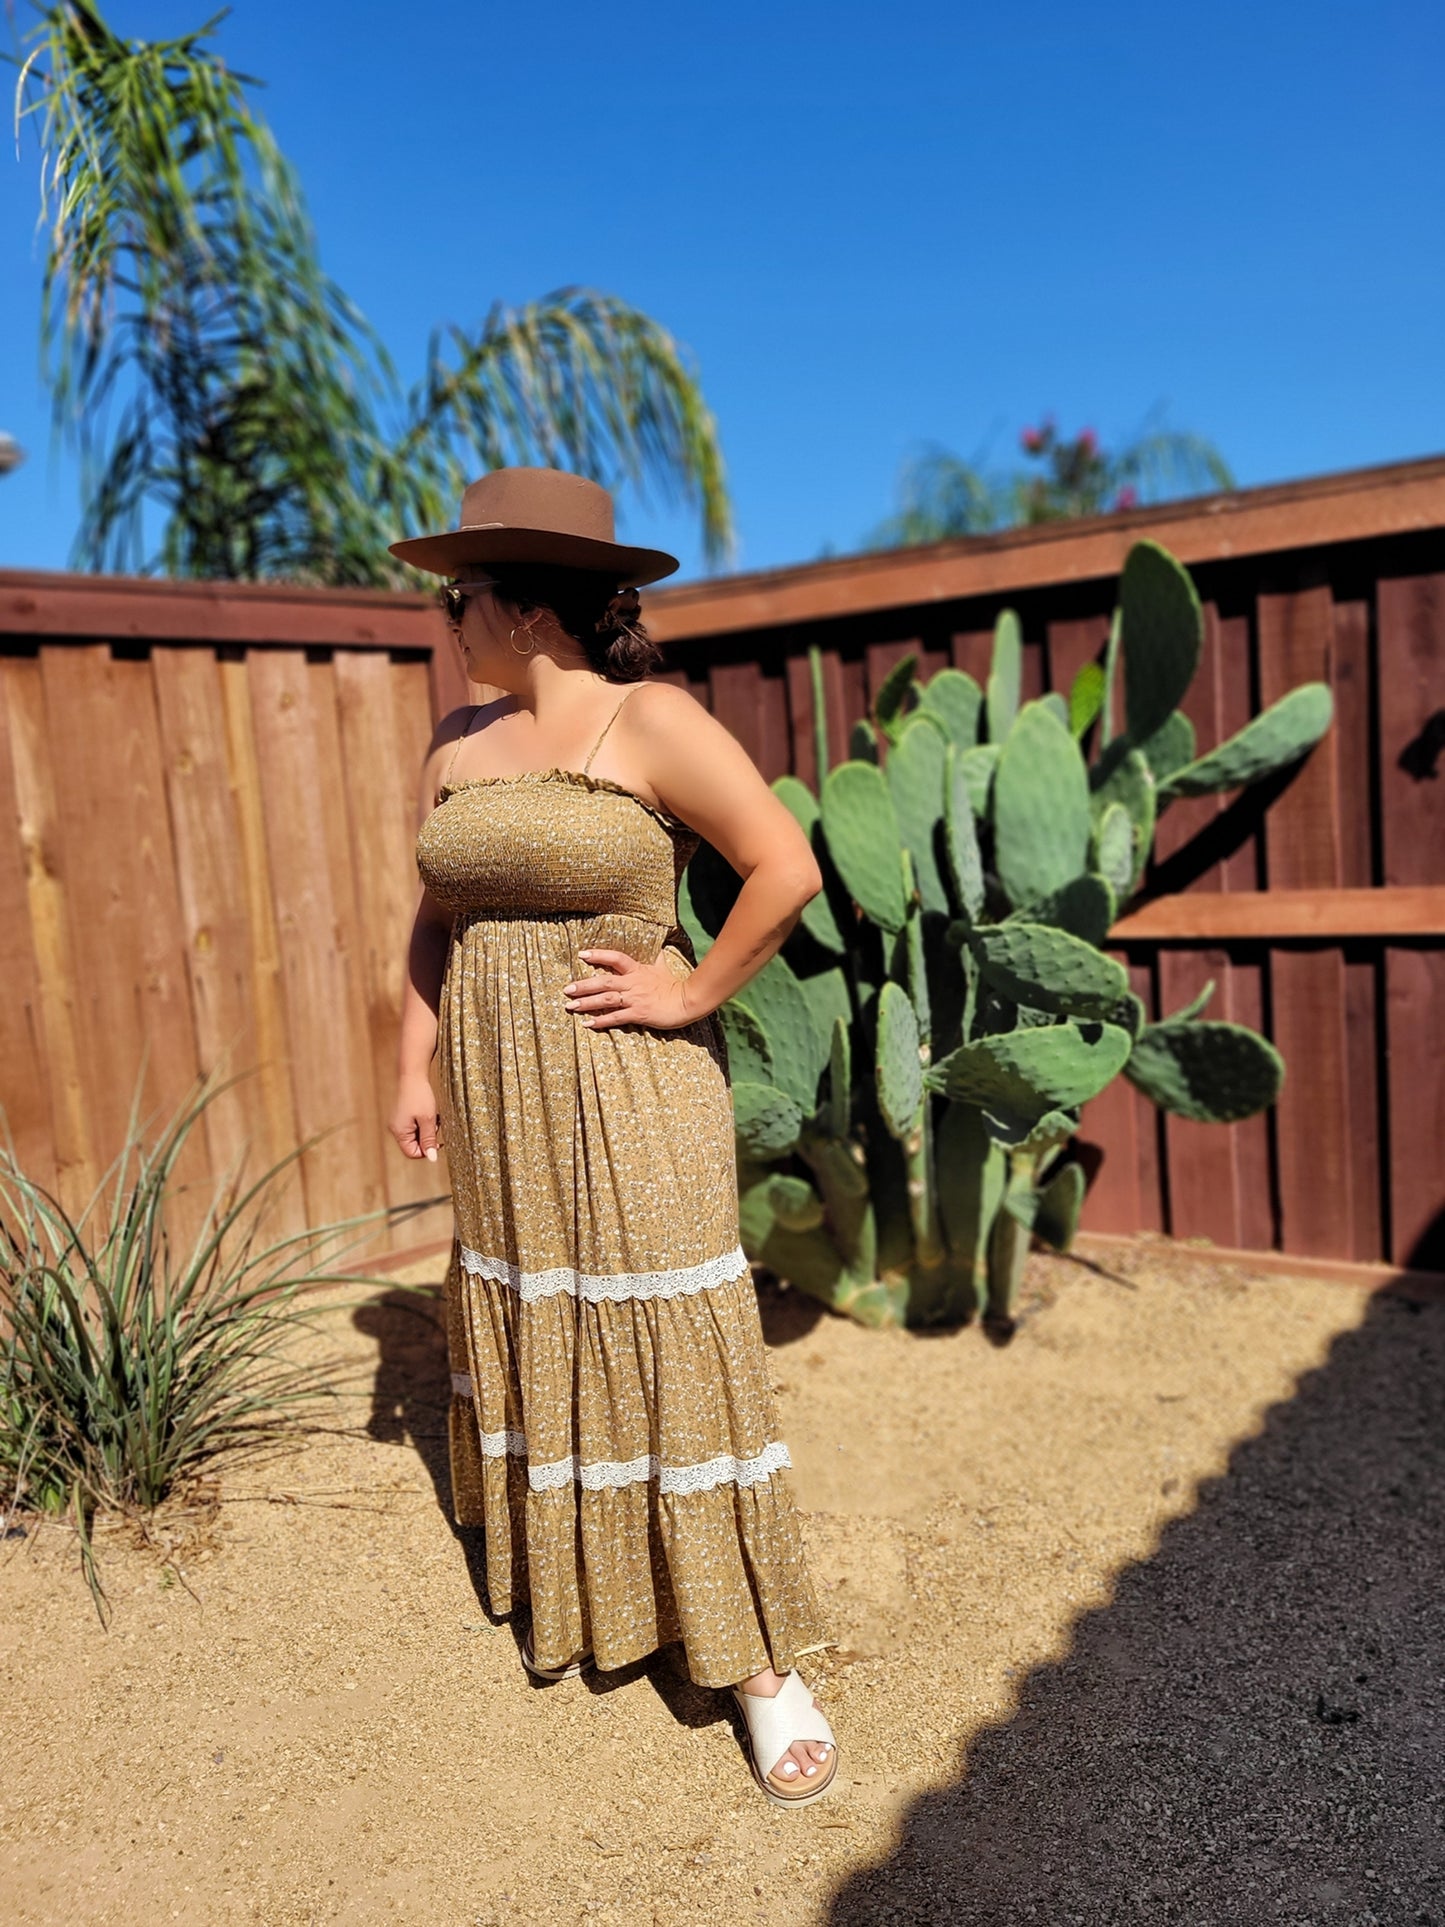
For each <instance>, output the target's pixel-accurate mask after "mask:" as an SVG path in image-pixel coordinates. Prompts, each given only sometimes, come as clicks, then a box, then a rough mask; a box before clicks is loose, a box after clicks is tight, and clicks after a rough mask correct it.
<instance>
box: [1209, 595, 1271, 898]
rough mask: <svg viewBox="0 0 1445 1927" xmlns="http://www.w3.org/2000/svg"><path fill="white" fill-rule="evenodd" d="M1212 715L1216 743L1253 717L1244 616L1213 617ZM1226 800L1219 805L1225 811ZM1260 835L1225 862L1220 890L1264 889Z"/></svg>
mask: <svg viewBox="0 0 1445 1927" xmlns="http://www.w3.org/2000/svg"><path fill="white" fill-rule="evenodd" d="M1213 626H1214V662H1215V691H1216V695H1215V714H1216V715H1217V717H1218V728H1219V740H1220V741H1221V742H1223V741H1224V740H1225V739H1226V738H1227V737H1230V736H1234V735H1237V734H1238V732H1239V731H1240V730H1241V729H1243V728H1244V726H1245V724H1246V723H1247V722H1248V721H1249V719H1250V717H1251V716H1253V715H1254V713H1255V704H1254V691H1253V688H1252V682H1253V678H1252V675H1251V665H1252V662H1253V656H1254V649H1253V643H1252V640H1251V635H1250V619H1249V617H1248V616H1247V615H1230V616H1226V615H1221V614H1218V613H1216V615H1215V617H1214V624H1213ZM1230 800H1231V799H1230V798H1229V797H1227V796H1226V797H1222V798H1221V799H1220V801H1219V807H1220V808H1221V809H1224V808H1227V807H1228V805H1229V802H1230ZM1263 854H1264V844H1263V832H1262V831H1259V830H1256V831H1255V832H1254V833H1253V834H1252V835H1251V836H1249V837H1248V838H1247V839H1246V840H1245V841H1244V842H1243V843H1242V844H1241V845H1240V847H1239V849H1237V850H1236V851H1235V852H1234V854H1233V855H1232V856H1227V857H1225V858H1224V860H1223V862H1222V864H1221V865H1220V869H1221V873H1222V875H1221V886H1222V888H1224V889H1226V890H1258V889H1261V888H1262V887H1263V883H1264V871H1263Z"/></svg>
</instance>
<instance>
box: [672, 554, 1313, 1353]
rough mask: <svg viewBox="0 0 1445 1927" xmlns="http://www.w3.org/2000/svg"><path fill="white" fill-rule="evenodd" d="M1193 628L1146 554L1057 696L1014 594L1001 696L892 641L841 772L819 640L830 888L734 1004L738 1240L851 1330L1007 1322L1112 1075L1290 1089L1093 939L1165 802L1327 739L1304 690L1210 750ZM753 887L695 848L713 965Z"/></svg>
mask: <svg viewBox="0 0 1445 1927" xmlns="http://www.w3.org/2000/svg"><path fill="white" fill-rule="evenodd" d="M1202 630H1203V617H1202V613H1201V610H1200V605H1199V599H1198V597H1197V595H1196V594H1195V591H1194V587H1193V584H1192V583H1191V582H1190V580H1189V578H1188V576H1187V575H1186V574H1185V572H1184V570H1183V569H1182V568H1180V566H1179V564H1178V563H1177V562H1175V560H1174V558H1173V557H1172V556H1170V555H1169V554H1168V552H1167V551H1166V550H1164V549H1162V548H1160V547H1159V546H1158V545H1157V544H1155V543H1151V542H1141V543H1138V544H1136V545H1135V547H1134V548H1133V549H1132V550H1131V551H1130V554H1129V556H1128V559H1127V561H1126V562H1125V565H1124V571H1123V575H1122V577H1121V579H1120V592H1119V606H1118V609H1117V610H1116V611H1115V616H1114V621H1113V623H1112V625H1111V628H1110V633H1109V641H1108V646H1107V648H1106V649H1105V651H1104V652H1103V659H1102V661H1100V662H1099V663H1094V664H1088V665H1086V666H1085V670H1084V671H1083V672H1081V674H1080V676H1079V677H1078V678H1076V680H1075V683H1074V686H1073V688H1072V690H1070V691H1069V692H1067V696H1066V695H1065V694H1064V693H1062V692H1061V693H1059V694H1057V695H1051V696H1048V697H1045V698H1043V699H1041V700H1039V701H1034V702H1025V701H1023V700H1022V662H1023V633H1022V629H1021V626H1020V624H1019V621H1018V618H1017V617H1016V616H1015V615H1014V614H1013V612H1012V611H1009V610H1005V611H1004V613H1003V614H1002V615H1001V616H1000V617H999V620H998V624H997V627H996V630H995V638H994V660H993V666H992V669H991V672H990V675H989V677H988V682H987V687H986V689H980V688H979V686H978V684H977V683H975V682H974V681H973V680H972V678H970V677H969V676H966V675H964V674H963V673H962V672H961V671H959V670H956V669H944V670H941V671H939V672H938V674H936V675H935V676H934V677H932V678H931V680H930V681H929V682H927V683H923V684H920V683H918V681H917V680H916V673H915V672H916V667H917V664H916V659H915V658H912V657H908V658H905V659H904V660H903V661H902V662H900V663H899V664H897V665H896V666H895V667H894V669H893V670H892V671H891V672H890V674H889V676H888V678H887V680H886V681H885V682H884V684H883V685H882V687H881V689H880V690H879V692H878V696H877V699H876V701H875V703H874V707H873V710H872V712H871V714H870V715H869V716H868V717H866V718H863V719H860V721H859V722H858V723H857V724H855V725H854V728H853V731H852V736H851V739H850V748H851V751H852V754H851V756H850V757H849V759H848V760H847V761H846V762H844V763H842V764H841V765H839V766H838V767H837V768H836V769H833V770H831V771H830V770H829V769H828V768H827V766H826V764H827V742H828V732H827V727H826V722H827V718H826V713H825V709H824V699H823V678H822V665H821V661H820V659H819V657H818V655H817V652H816V651H814V653H813V659H812V674H813V700H814V719H815V725H816V729H815V741H816V745H817V751H818V770H819V778H820V784H819V792H818V794H817V795H816V796H815V795H814V793H813V792H812V791H811V790H810V789H809V788H808V786H807V785H806V784H804V783H802V782H800V781H799V780H798V779H797V778H796V777H793V776H785V777H781V778H780V779H779V780H778V782H777V784H775V786H774V787H775V789H776V791H777V793H778V795H779V797H780V798H781V800H782V801H783V802H784V803H786V805H787V807H788V808H789V810H791V812H792V813H793V815H794V817H796V819H797V821H798V822H799V824H800V825H801V826H802V828H803V830H804V831H805V833H806V834H807V836H808V838H809V840H810V842H811V844H812V847H813V850H814V852H815V854H816V856H817V858H818V862H819V865H820V867H821V869H822V872H823V879H824V882H823V889H822V891H821V892H820V894H819V895H818V896H817V897H815V898H814V900H813V902H812V903H811V904H809V905H808V907H807V909H806V910H805V911H804V913H803V915H802V918H801V919H800V922H799V925H798V927H797V929H796V930H795V931H794V932H793V934H792V936H790V938H789V939H788V942H787V943H786V944H785V945H784V948H783V950H782V952H780V953H779V954H778V955H777V956H775V957H774V958H773V959H772V961H771V962H770V963H768V965H767V966H766V967H765V968H764V969H763V970H762V971H760V972H759V973H758V975H757V976H756V977H754V978H753V979H752V981H751V982H750V983H748V984H747V985H745V986H744V988H743V989H742V991H740V992H739V994H738V995H737V997H735V998H734V999H733V1000H732V1001H731V1002H730V1003H729V1004H728V1005H726V1006H724V1009H723V1012H722V1019H723V1026H724V1030H725V1033H726V1036H727V1042H728V1052H729V1061H730V1065H731V1071H732V1080H733V1094H734V1110H735V1113H736V1126H737V1135H738V1172H739V1182H740V1192H741V1197H740V1214H739V1215H740V1222H741V1226H742V1236H743V1243H744V1247H745V1249H746V1250H747V1252H748V1255H749V1257H751V1258H753V1259H754V1260H756V1261H758V1262H761V1263H763V1264H766V1265H768V1266H770V1267H771V1268H772V1269H773V1270H774V1271H776V1272H777V1273H778V1274H779V1275H780V1276H782V1277H785V1278H787V1279H788V1280H790V1281H791V1282H792V1283H793V1284H794V1285H796V1286H797V1287H798V1288H799V1289H800V1290H803V1291H806V1292H809V1293H811V1294H812V1295H813V1296H815V1297H817V1298H820V1299H822V1300H823V1301H824V1303H826V1304H828V1305H831V1306H832V1307H833V1308H834V1309H835V1310H837V1311H842V1312H846V1313H848V1314H849V1315H850V1316H851V1317H854V1318H857V1319H859V1320H861V1321H862V1322H863V1323H865V1324H871V1325H886V1324H900V1323H908V1324H939V1323H948V1324H954V1323H960V1322H963V1321H964V1320H966V1319H968V1318H970V1317H973V1316H980V1317H982V1318H983V1319H984V1321H985V1322H986V1323H988V1324H989V1325H990V1326H991V1327H992V1328H994V1329H995V1330H996V1331H1002V1332H1005V1333H1006V1332H1007V1331H1009V1330H1011V1329H1012V1321H1013V1310H1014V1301H1015V1294H1016V1292H1017V1287H1018V1280H1019V1276H1020V1273H1021V1271H1022V1267H1023V1261H1024V1257H1025V1255H1026V1253H1027V1251H1028V1248H1029V1244H1030V1241H1031V1240H1033V1239H1035V1238H1037V1239H1039V1240H1041V1241H1042V1242H1044V1243H1046V1244H1049V1245H1052V1246H1054V1247H1055V1248H1056V1249H1059V1250H1064V1249H1066V1248H1067V1246H1068V1244H1069V1241H1070V1240H1071V1239H1072V1237H1073V1235H1074V1231H1075V1229H1076V1227H1077V1225H1078V1220H1079V1212H1080V1209H1081V1206H1082V1204H1083V1198H1084V1173H1083V1169H1082V1167H1081V1166H1080V1165H1079V1164H1078V1163H1077V1162H1075V1161H1074V1160H1073V1159H1071V1158H1070V1157H1069V1155H1068V1145H1069V1142H1070V1140H1071V1138H1072V1136H1073V1134H1074V1132H1075V1130H1076V1128H1077V1125H1078V1122H1079V1113H1080V1109H1081V1107H1082V1106H1083V1105H1084V1104H1085V1103H1086V1102H1087V1101H1088V1100H1089V1099H1090V1098H1091V1097H1094V1096H1096V1095H1097V1094H1098V1093H1099V1092H1100V1091H1102V1090H1103V1089H1104V1088H1105V1086H1106V1085H1107V1084H1108V1083H1109V1082H1110V1081H1111V1080H1112V1079H1113V1078H1114V1077H1115V1076H1117V1075H1118V1074H1119V1073H1120V1072H1121V1071H1122V1072H1123V1073H1124V1074H1125V1075H1126V1076H1127V1077H1128V1078H1129V1079H1130V1081H1131V1082H1132V1083H1133V1084H1134V1085H1135V1086H1136V1087H1137V1088H1138V1089H1139V1090H1141V1091H1143V1092H1144V1093H1145V1095H1146V1096H1148V1097H1150V1098H1152V1099H1153V1101H1154V1102H1155V1103H1157V1104H1159V1105H1160V1106H1161V1107H1162V1108H1164V1109H1166V1110H1169V1111H1173V1112H1174V1113H1176V1114H1177V1115H1178V1116H1181V1117H1189V1118H1195V1119H1203V1120H1206V1121H1208V1120H1215V1121H1220V1122H1228V1121H1231V1120H1234V1119H1237V1118H1241V1117H1248V1116H1250V1115H1252V1114H1253V1113H1254V1112H1256V1111H1259V1110H1262V1109H1264V1108H1265V1107H1267V1106H1268V1105H1270V1104H1272V1103H1273V1102H1274V1100H1275V1098H1276V1097H1277V1096H1278V1093H1279V1088H1280V1083H1281V1080H1282V1077H1283V1074H1284V1067H1283V1064H1282V1063H1281V1061H1280V1058H1279V1056H1278V1053H1277V1052H1276V1051H1275V1050H1274V1049H1273V1047H1272V1046H1271V1045H1269V1044H1268V1043H1266V1042H1265V1040H1264V1039H1263V1038H1261V1037H1258V1036H1256V1035H1255V1034H1254V1032H1252V1031H1249V1030H1246V1029H1244V1028H1243V1027H1241V1026H1239V1025H1236V1024H1227V1023H1218V1022H1212V1021H1206V1020H1204V1019H1203V1016H1202V1013H1203V1010H1204V1008H1205V1005H1206V1003H1207V1001H1208V994H1209V993H1208V991H1206V992H1205V993H1203V994H1202V995H1201V996H1200V997H1199V998H1197V999H1196V1000H1195V1002H1194V1003H1193V1004H1191V1005H1190V1006H1189V1007H1188V1008H1187V1009H1185V1010H1182V1011H1179V1012H1177V1013H1176V1014H1175V1015H1174V1016H1173V1017H1170V1018H1167V1019H1165V1020H1164V1021H1163V1022H1161V1023H1157V1024H1150V1023H1147V1022H1146V1021H1145V1012H1144V1009H1143V1006H1142V1005H1141V1004H1140V1002H1139V1000H1138V998H1137V997H1135V996H1134V995H1133V994H1132V992H1131V991H1130V988H1129V982H1128V977H1127V974H1126V972H1125V971H1124V970H1123V969H1122V968H1121V967H1120V965H1119V964H1117V963H1116V962H1114V961H1113V959H1112V958H1110V957H1108V956H1106V955H1105V954H1104V951H1103V948H1102V946H1103V944H1104V942H1105V941H1106V939H1107V933H1108V930H1109V927H1110V925H1111V924H1112V923H1113V922H1114V921H1115V919H1116V917H1117V916H1118V914H1119V912H1120V911H1121V910H1122V908H1123V906H1124V904H1125V903H1126V902H1127V900H1128V899H1129V898H1130V896H1132V895H1133V893H1134V892H1135V891H1136V890H1137V889H1138V888H1139V885H1140V882H1141V880H1142V879H1143V877H1144V875H1145V872H1146V869H1147V866H1148V863H1149V859H1150V854H1151V852H1152V849H1153V843H1154V830H1155V825H1156V823H1157V821H1158V818H1159V815H1160V813H1161V812H1162V811H1163V810H1165V809H1167V808H1168V806H1169V805H1170V803H1171V802H1173V801H1174V799H1175V798H1177V797H1186V796H1201V795H1206V794H1209V793H1211V792H1213V791H1217V790H1225V789H1232V788H1236V787H1239V786H1241V785H1243V784H1246V783H1250V782H1256V781H1258V780H1259V779H1260V778H1261V777H1264V776H1268V775H1270V774H1272V773H1273V772H1274V771H1276V770H1278V769H1280V768H1282V767H1284V766H1286V765H1288V764H1290V763H1293V762H1295V761H1297V760H1298V759H1299V758H1300V757H1302V756H1303V755H1305V754H1306V753H1307V752H1308V751H1309V750H1310V749H1311V748H1313V746H1314V745H1315V744H1316V743H1317V742H1318V741H1319V739H1320V737H1321V736H1322V735H1323V734H1324V732H1325V730H1326V729H1327V728H1328V727H1329V723H1330V717H1331V702H1330V694H1329V691H1328V689H1327V688H1325V687H1324V685H1322V684H1308V685H1306V686H1304V687H1302V688H1300V689H1296V690H1292V691H1291V692H1290V693H1289V694H1288V695H1287V696H1284V697H1283V698H1281V700H1280V701H1279V702H1277V703H1275V704H1274V705H1273V706H1272V707H1271V708H1270V709H1268V710H1266V711H1265V712H1264V714H1263V715H1260V716H1257V717H1255V718H1254V720H1253V721H1252V722H1250V723H1248V724H1246V726H1245V727H1244V728H1243V729H1242V730H1241V731H1240V732H1239V733H1238V735H1236V736H1235V737H1233V738H1232V739H1231V740H1230V741H1229V742H1226V743H1223V744H1221V745H1220V746H1219V747H1218V748H1216V749H1213V750H1210V751H1209V752H1207V753H1206V754H1205V755H1203V756H1198V755H1197V754H1196V750H1195V742H1194V731H1193V728H1192V726H1191V725H1190V723H1189V721H1188V719H1187V717H1185V716H1184V715H1183V714H1182V712H1181V711H1180V709H1179V704H1180V702H1181V701H1182V699H1183V698H1184V696H1185V694H1186V692H1187V690H1188V687H1189V683H1190V680H1191V679H1192V677H1193V675H1194V672H1195V670H1196V668H1197V666H1198V662H1199V655H1200V646H1201V641H1202ZM1121 663H1122V668H1123V685H1124V692H1125V694H1124V699H1123V701H1122V703H1121V702H1120V701H1119V699H1118V697H1117V693H1116V690H1117V684H1118V682H1119V668H1120V665H1121ZM1121 709H1122V714H1121V713H1120V711H1121ZM737 888H738V884H737V879H736V878H734V877H733V876H732V874H731V872H730V871H728V870H727V868H726V866H725V865H723V864H721V863H720V861H719V860H718V859H717V858H716V857H715V855H710V853H708V852H707V851H706V846H704V850H703V851H702V852H700V853H699V856H698V857H697V858H695V859H694V862H693V865H692V866H691V868H690V869H689V871H688V873H687V875H686V877H685V878H684V880H683V888H682V892H681V899H680V900H681V907H682V915H683V920H684V922H685V923H686V924H687V926H688V929H689V931H690V933H691V935H692V938H693V941H694V944H695V945H696V946H697V948H698V950H699V953H700V952H701V951H702V950H704V949H705V948H706V947H707V946H708V944H709V943H711V941H712V938H713V936H714V935H715V933H716V931H717V930H718V929H719V927H720V926H721V923H722V921H723V919H724V918H725V917H726V915H727V913H728V910H729V909H730V907H731V902H732V898H733V897H734V896H735V894H736V890H737Z"/></svg>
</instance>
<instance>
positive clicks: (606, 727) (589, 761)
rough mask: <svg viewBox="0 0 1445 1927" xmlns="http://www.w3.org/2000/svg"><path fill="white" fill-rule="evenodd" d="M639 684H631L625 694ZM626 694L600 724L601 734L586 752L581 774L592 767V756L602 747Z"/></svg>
mask: <svg viewBox="0 0 1445 1927" xmlns="http://www.w3.org/2000/svg"><path fill="white" fill-rule="evenodd" d="M640 686H641V685H640V684H638V683H634V684H633V685H632V688H631V689H629V690H628V692H627V696H630V695H632V694H633V692H634V691H635V690H636V689H638V688H640ZM627 696H624V697H623V698H622V702H620V703H619V704H618V705H617V707H616V709H614V710H613V712H612V714H611V715H610V716H609V717H608V718H607V721H606V722H605V723H604V724H603V725H602V735H601V736H599V737H598V738H597V741H596V742H595V743H594V744H593V745H592V747H591V749H590V750H589V751H588V752H587V761H586V762H585V763H584V764H583V765H582V774H583V775H584V776H585V775H586V774H587V772H588V770H590V769H591V767H592V758H593V757H594V756H595V755H596V754H597V752H598V750H599V749H601V747H602V740H603V737H605V736H606V734H607V732H608V730H609V729H611V727H612V725H613V724H614V723H615V722H616V721H617V718H618V717H619V716H620V715H621V714H622V707H623V703H625V702H626V701H627Z"/></svg>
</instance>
